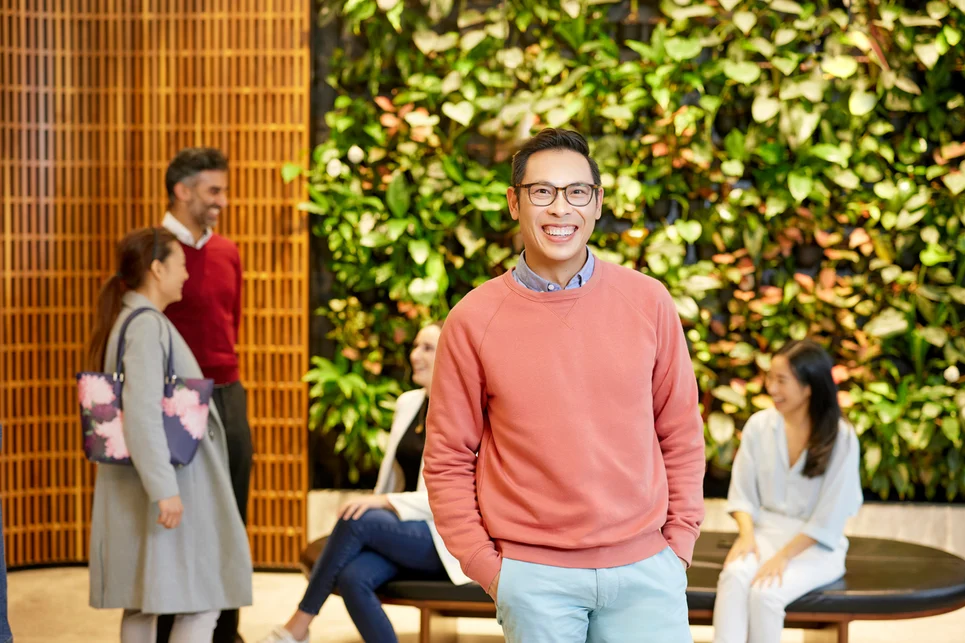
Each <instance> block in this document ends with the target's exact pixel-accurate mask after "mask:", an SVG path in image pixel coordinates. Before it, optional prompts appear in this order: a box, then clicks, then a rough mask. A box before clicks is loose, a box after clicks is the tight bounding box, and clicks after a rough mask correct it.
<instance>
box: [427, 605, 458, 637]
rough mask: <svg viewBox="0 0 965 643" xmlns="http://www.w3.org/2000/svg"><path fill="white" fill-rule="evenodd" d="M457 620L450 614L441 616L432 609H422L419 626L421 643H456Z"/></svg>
mask: <svg viewBox="0 0 965 643" xmlns="http://www.w3.org/2000/svg"><path fill="white" fill-rule="evenodd" d="M456 623H457V620H456V619H455V618H452V617H448V616H440V615H439V614H438V613H436V612H434V611H433V610H430V609H423V610H422V618H421V624H420V626H419V643H455V641H456V638H457V636H458V634H457V632H456Z"/></svg>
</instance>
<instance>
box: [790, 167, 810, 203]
mask: <svg viewBox="0 0 965 643" xmlns="http://www.w3.org/2000/svg"><path fill="white" fill-rule="evenodd" d="M787 186H788V189H789V190H790V191H791V196H793V197H794V200H795V201H797V202H798V203H800V202H802V201H803V200H804V199H806V198H807V197H808V195H809V194H811V188H812V187H814V179H812V178H811V177H810V176H808V175H807V174H805V173H804V172H801V171H799V170H795V171H794V172H791V173H790V174H789V175H788V177H787Z"/></svg>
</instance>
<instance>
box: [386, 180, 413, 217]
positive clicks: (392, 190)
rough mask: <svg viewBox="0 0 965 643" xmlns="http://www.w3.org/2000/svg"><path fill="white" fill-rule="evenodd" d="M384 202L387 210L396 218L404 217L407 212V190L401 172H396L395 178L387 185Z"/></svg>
mask: <svg viewBox="0 0 965 643" xmlns="http://www.w3.org/2000/svg"><path fill="white" fill-rule="evenodd" d="M385 200H386V205H388V206H389V210H390V211H391V212H392V214H394V215H395V216H397V217H401V216H404V215H405V214H406V213H407V212H408V211H409V203H410V199H409V190H408V188H407V187H406V181H405V175H404V174H403V173H402V172H397V173H396V175H395V178H393V179H392V182H391V183H389V189H388V190H387V191H386V194H385Z"/></svg>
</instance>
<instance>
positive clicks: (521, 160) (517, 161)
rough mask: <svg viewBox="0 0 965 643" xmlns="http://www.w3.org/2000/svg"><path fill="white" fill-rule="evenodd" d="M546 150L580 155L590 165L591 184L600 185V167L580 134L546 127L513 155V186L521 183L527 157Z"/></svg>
mask: <svg viewBox="0 0 965 643" xmlns="http://www.w3.org/2000/svg"><path fill="white" fill-rule="evenodd" d="M548 150H569V151H571V152H576V153H577V154H582V155H583V158H585V159H586V162H587V163H589V164H590V173H591V174H592V175H593V183H594V184H596V185H600V167H599V166H598V165H597V164H596V161H594V160H593V158H592V157H591V156H590V146H589V145H588V144H587V142H586V139H585V138H583V135H582V134H579V133H578V132H574V131H572V130H566V129H556V128H555V127H548V128H546V129H544V130H542V131H540V132H539V134H537V135H536V136H534V137H533V138H531V139H529V140H528V141H526V142H525V143H523V146H522V147H520V148H519V149H518V150H517V151H516V153H515V154H513V185H514V186H516V185H519V184H520V183H522V182H523V177H524V176H525V175H526V163H527V161H529V157H531V156H532V155H533V154H536V153H537V152H546V151H548Z"/></svg>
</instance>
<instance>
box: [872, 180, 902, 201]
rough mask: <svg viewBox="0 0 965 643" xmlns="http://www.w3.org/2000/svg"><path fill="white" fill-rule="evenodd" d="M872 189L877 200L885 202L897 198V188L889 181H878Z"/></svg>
mask: <svg viewBox="0 0 965 643" xmlns="http://www.w3.org/2000/svg"><path fill="white" fill-rule="evenodd" d="M873 189H874V192H875V194H877V195H878V197H879V198H882V199H885V200H886V201H890V200H891V199H893V198H895V197H896V196H898V188H896V187H895V184H894V183H892V182H891V181H879V182H878V183H875V186H874V188H873Z"/></svg>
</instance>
